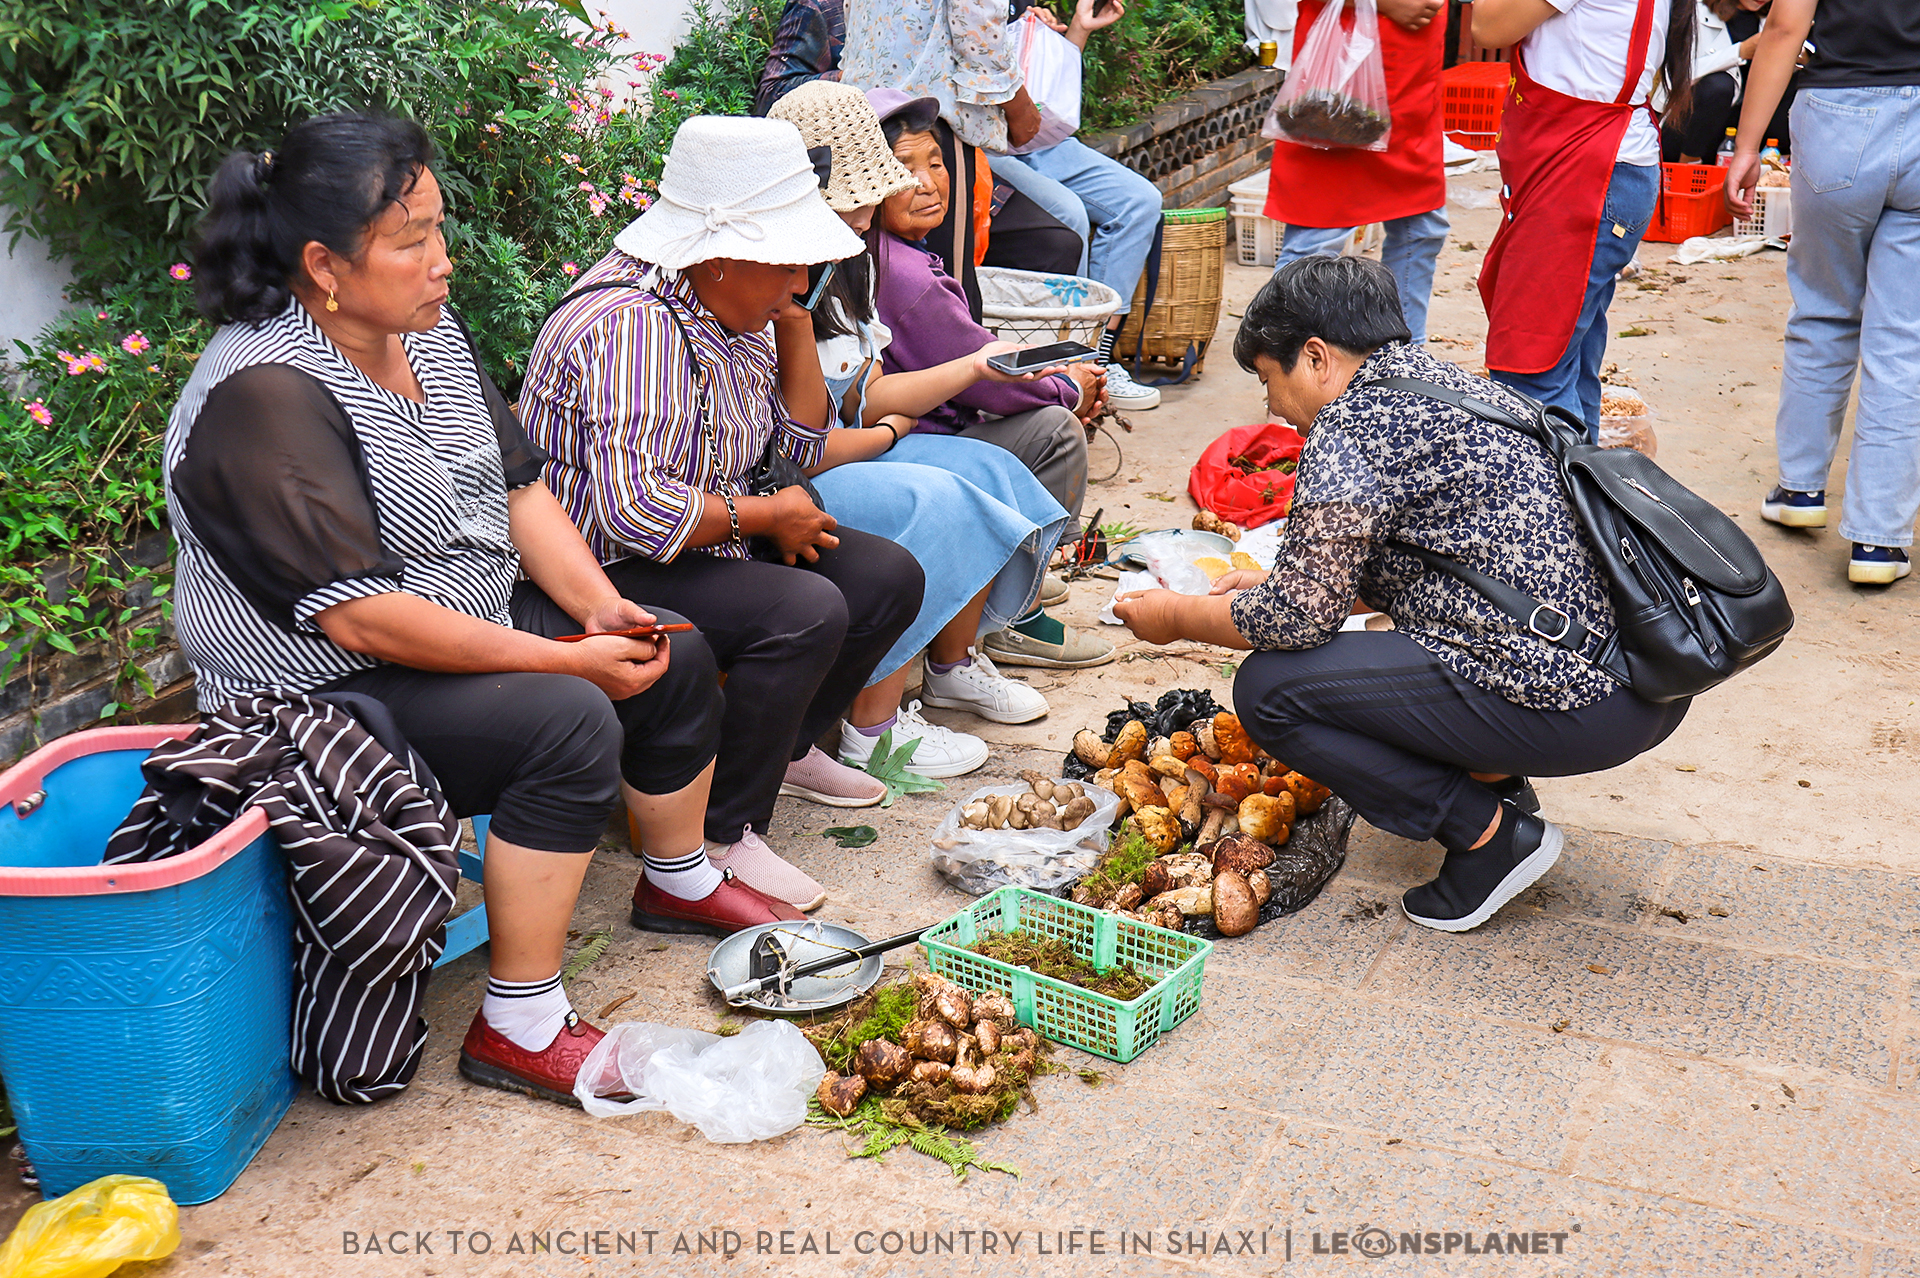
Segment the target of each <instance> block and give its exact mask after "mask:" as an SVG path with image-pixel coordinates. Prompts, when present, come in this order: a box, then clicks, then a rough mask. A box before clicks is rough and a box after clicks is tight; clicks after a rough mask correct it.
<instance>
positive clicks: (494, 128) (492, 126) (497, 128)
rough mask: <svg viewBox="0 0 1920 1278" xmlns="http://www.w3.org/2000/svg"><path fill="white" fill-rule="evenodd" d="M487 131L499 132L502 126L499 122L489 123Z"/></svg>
mask: <svg viewBox="0 0 1920 1278" xmlns="http://www.w3.org/2000/svg"><path fill="white" fill-rule="evenodd" d="M487 132H489V133H498V132H500V126H499V125H497V124H489V125H488V126H487Z"/></svg>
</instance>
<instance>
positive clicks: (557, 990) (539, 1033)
mask: <svg viewBox="0 0 1920 1278" xmlns="http://www.w3.org/2000/svg"><path fill="white" fill-rule="evenodd" d="M572 1010H573V1002H572V1000H570V999H568V998H567V991H566V989H565V987H563V986H562V985H561V984H560V973H558V972H555V973H554V974H553V975H552V976H549V977H548V978H547V979H546V980H544V981H502V980H499V979H497V978H493V977H489V978H488V980H487V997H486V1001H484V1002H483V1003H481V1004H480V1015H481V1016H483V1017H485V1018H486V1021H487V1024H489V1025H491V1026H493V1029H494V1032H495V1033H496V1034H499V1035H500V1036H501V1037H502V1038H504V1039H506V1040H507V1041H508V1042H509V1043H512V1044H513V1045H514V1046H515V1047H518V1048H520V1049H522V1050H523V1051H528V1052H544V1051H546V1050H547V1048H548V1047H550V1046H552V1044H553V1040H554V1039H555V1038H557V1037H558V1036H559V1034H560V1029H561V1027H562V1026H563V1025H565V1024H566V1023H567V1013H568V1012H571V1011H572Z"/></svg>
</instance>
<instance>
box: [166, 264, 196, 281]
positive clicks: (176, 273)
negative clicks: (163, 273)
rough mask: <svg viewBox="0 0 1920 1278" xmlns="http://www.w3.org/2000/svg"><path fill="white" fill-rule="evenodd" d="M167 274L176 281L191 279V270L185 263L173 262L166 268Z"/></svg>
mask: <svg viewBox="0 0 1920 1278" xmlns="http://www.w3.org/2000/svg"><path fill="white" fill-rule="evenodd" d="M167 274H169V275H171V276H173V278H175V279H176V280H190V279H192V278H193V268H192V267H191V266H188V265H187V264H186V263H185V262H175V263H174V264H173V265H172V266H169V267H168V268H167Z"/></svg>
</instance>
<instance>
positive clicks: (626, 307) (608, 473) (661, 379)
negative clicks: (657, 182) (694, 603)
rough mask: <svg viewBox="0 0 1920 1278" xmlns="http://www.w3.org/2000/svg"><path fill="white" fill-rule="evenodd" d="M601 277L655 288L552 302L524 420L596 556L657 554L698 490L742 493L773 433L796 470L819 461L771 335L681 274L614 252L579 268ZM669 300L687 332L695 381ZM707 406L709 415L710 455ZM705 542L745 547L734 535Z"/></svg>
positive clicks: (683, 527)
mask: <svg viewBox="0 0 1920 1278" xmlns="http://www.w3.org/2000/svg"><path fill="white" fill-rule="evenodd" d="M602 280H635V281H638V282H641V283H643V284H647V285H650V286H651V292H645V291H642V290H640V289H634V288H610V289H602V290H600V291H598V292H594V293H589V294H588V295H586V296H585V297H583V298H580V299H579V300H578V301H573V302H569V303H568V304H567V305H566V306H564V307H562V308H561V309H560V310H559V311H558V312H556V313H555V314H554V316H553V317H552V318H551V319H549V320H548V321H547V322H546V324H545V325H543V326H542V327H541V329H540V336H539V338H538V339H536V340H535V342H534V344H533V354H532V356H531V357H529V359H528V361H527V380H526V385H525V386H524V387H523V388H522V390H521V392H520V420H521V422H522V424H524V425H525V427H526V430H527V434H528V436H529V437H530V438H532V439H533V440H534V442H536V443H537V444H539V445H540V447H542V448H544V449H545V450H546V451H547V453H548V454H549V455H550V456H551V458H552V460H550V461H549V462H548V463H547V470H546V480H547V486H548V487H549V488H551V489H552V490H553V493H554V496H556V497H558V498H559V499H560V504H561V505H563V506H565V507H566V508H567V513H568V514H570V515H572V516H573V522H574V523H576V524H578V525H579V527H580V531H581V533H582V534H583V535H585V537H586V539H587V544H588V545H589V546H591V547H592V548H593V552H594V554H596V555H598V556H599V557H600V561H601V562H602V563H612V562H613V561H614V560H616V559H624V558H626V557H627V556H629V555H636V554H638V555H645V556H646V557H647V558H649V559H655V560H659V561H660V562H662V563H665V562H667V561H669V560H671V559H673V558H674V556H676V555H678V554H679V553H680V551H681V550H682V549H683V548H685V546H686V544H687V538H688V537H690V536H692V535H693V530H694V529H695V528H696V527H697V526H698V525H699V523H700V516H701V513H702V510H703V507H704V503H703V502H702V501H701V500H700V496H701V494H703V493H720V492H723V491H724V492H729V493H732V494H733V495H734V496H736V497H738V496H740V495H741V494H743V493H744V492H745V491H746V484H745V477H746V474H747V472H748V471H750V470H752V469H753V466H754V464H755V463H756V462H758V461H759V460H760V457H761V454H762V453H764V452H765V451H766V447H767V440H768V439H769V438H770V437H772V435H773V434H774V433H775V432H776V431H777V432H779V433H780V434H781V435H782V436H783V437H784V443H783V445H782V447H783V448H784V450H785V452H786V453H787V455H788V456H789V457H791V458H793V460H794V462H795V463H797V464H798V465H799V466H801V467H802V468H805V467H809V466H813V465H817V464H818V463H819V461H820V456H821V453H822V452H823V450H824V449H825V447H826V432H825V431H824V430H815V429H812V428H810V427H807V426H805V425H802V424H801V423H799V422H796V421H794V420H793V419H792V418H791V417H790V416H789V415H788V413H787V409H786V404H785V402H784V401H783V400H782V399H781V398H780V388H779V384H778V382H777V380H776V367H775V362H774V346H773V335H772V333H771V332H769V331H767V330H765V329H763V330H761V331H760V332H758V333H732V332H729V331H727V329H726V328H725V327H723V326H722V325H721V323H720V321H719V320H717V319H715V318H714V316H713V313H712V312H711V311H709V310H707V308H706V307H704V306H702V305H701V304H700V300H699V298H697V297H696V296H695V295H694V292H693V287H692V285H690V284H689V283H688V282H687V281H686V279H685V278H684V277H682V278H679V279H676V280H673V281H671V282H667V281H664V280H661V279H660V278H659V275H658V273H657V272H655V270H654V268H653V267H652V266H650V265H648V264H647V263H645V262H642V261H640V260H639V259H638V258H635V257H631V256H629V255H627V254H625V253H622V252H620V251H619V250H617V249H616V250H615V251H613V252H611V253H609V254H607V256H605V257H604V258H601V259H600V261H598V262H596V263H595V264H594V266H593V268H592V269H591V270H589V271H587V272H586V274H584V275H582V276H581V277H580V283H581V284H591V283H596V282H599V281H602ZM669 306H671V307H672V308H673V309H674V310H675V311H676V312H677V313H678V315H679V317H680V320H681V323H682V324H683V325H684V326H685V329H686V332H687V335H688V336H689V337H691V338H692V339H693V355H694V358H695V360H697V361H698V362H699V366H700V376H699V379H698V383H697V384H696V381H695V378H694V375H693V371H692V369H690V368H689V367H688V363H687V345H686V342H685V341H683V340H682V338H681V336H680V328H679V327H678V326H676V325H675V324H674V322H673V317H672V316H670V315H669V314H667V311H666V308H667V307H669ZM702 413H710V414H712V420H713V438H714V440H715V442H717V444H718V445H719V457H718V458H717V459H715V458H713V457H712V456H711V455H710V453H711V450H710V449H709V447H708V443H707V432H706V428H705V427H704V426H703V424H702ZM700 549H702V550H704V551H706V552H707V553H709V554H714V555H723V556H725V557H727V558H730V559H745V558H747V557H748V556H747V548H746V545H745V544H744V543H742V542H738V541H731V542H723V543H721V544H720V545H717V546H703V547H700Z"/></svg>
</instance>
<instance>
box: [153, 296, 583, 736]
mask: <svg viewBox="0 0 1920 1278" xmlns="http://www.w3.org/2000/svg"><path fill="white" fill-rule="evenodd" d="M401 342H402V344H403V346H404V347H405V349H406V353H407V358H408V360H409V361H410V362H411V364H412V366H413V371H414V375H415V376H416V377H417V378H418V379H419V381H420V385H421V387H422V389H423V390H424V391H425V392H426V401H425V402H424V403H416V402H415V401H413V400H410V399H408V398H406V397H405V396H403V395H397V394H395V393H393V392H392V391H389V390H387V389H385V388H384V387H382V386H379V385H376V384H375V383H374V382H373V381H371V380H370V379H369V378H368V377H367V376H366V374H364V373H362V372H361V371H360V370H359V369H358V368H357V367H355V365H354V364H353V363H352V362H351V361H350V360H348V359H347V357H346V356H345V355H344V354H343V353H342V352H341V351H340V349H339V348H338V347H336V346H335V345H334V344H333V343H332V342H331V341H330V340H328V338H327V336H326V335H325V334H324V333H322V332H321V331H320V328H319V326H318V325H316V324H315V323H314V321H313V317H312V316H311V315H310V314H308V312H307V310H306V308H305V307H304V306H302V305H301V304H300V303H299V302H298V301H291V302H289V303H288V304H287V309H286V310H284V311H282V312H281V313H280V314H279V315H277V316H276V317H274V318H273V319H271V320H268V321H267V322H265V323H264V324H261V325H258V326H255V325H251V324H229V325H227V326H225V327H224V328H222V329H221V330H220V331H219V332H217V333H215V334H214V336H213V340H212V341H211V342H209V343H208V344H207V349H206V351H205V352H204V353H203V354H202V355H201V357H200V361H199V364H198V365H197V366H196V367H195V369H194V372H193V376H192V377H191V378H190V379H189V380H188V382H187V385H186V387H185V389H184V390H183V391H182V392H181V395H180V402H179V403H178V404H177V405H175V406H174V410H173V415H172V416H171V417H170V418H169V419H168V422H167V439H166V452H165V470H166V485H167V505H168V509H169V512H170V514H171V517H172V521H173V530H174V535H175V537H176V538H177V539H178V541H179V551H178V557H177V559H176V564H175V569H176V573H175V586H174V614H173V620H174V629H175V630H176V632H177V633H178V635H179V638H180V646H181V649H182V650H183V651H184V652H185V653H186V655H187V659H188V661H190V662H191V663H192V665H193V669H194V673H195V675H196V676H197V680H198V684H197V693H198V698H199V702H200V707H201V709H203V710H210V709H212V708H213V707H215V706H218V705H221V704H222V703H224V702H226V701H229V700H231V699H233V698H234V697H239V696H245V695H250V694H255V693H263V692H280V693H300V692H310V691H313V690H315V689H318V688H322V687H324V686H325V685H327V684H329V683H332V682H333V681H335V680H337V679H340V678H342V677H344V676H346V675H349V674H352V673H354V672H356V671H359V670H364V669H367V668H369V667H371V666H375V665H378V664H379V662H378V659H376V658H374V657H369V656H366V655H364V654H361V653H355V652H349V651H347V650H346V649H345V648H342V647H340V646H339V645H337V644H335V643H334V642H333V641H331V640H330V639H328V638H327V637H326V635H325V633H323V632H322V631H321V629H320V627H319V626H318V625H317V624H316V623H315V621H314V616H315V614H317V613H319V612H321V611H323V610H325V609H327V608H330V607H333V606H334V605H336V604H341V603H345V602H347V601H349V600H352V599H359V598H365V597H367V596H371V595H379V594H387V593H390V592H394V591H405V592H407V593H409V594H414V595H419V596H421V597H422V598H424V599H428V600H431V601H432V602H434V603H437V604H441V605H443V606H444V607H447V608H451V609H453V610H455V611H457V612H463V613H466V614H468V615H470V616H474V617H480V618H483V619H485V620H488V621H492V622H495V623H497V624H499V625H503V626H504V625H511V624H512V622H511V619H510V618H509V615H508V611H507V607H508V601H509V598H510V596H511V594H512V591H513V585H514V582H515V581H516V580H517V579H518V577H519V572H520V557H519V554H518V553H517V552H516V551H515V550H514V546H513V541H512V539H511V538H510V537H509V535H508V528H507V493H508V491H509V490H511V489H514V488H518V487H521V486H523V485H525V484H528V483H531V482H533V481H534V480H536V479H538V478H539V474H540V466H541V464H542V463H543V462H544V461H545V460H546V457H545V454H544V453H542V452H541V451H540V450H539V449H537V448H535V447H534V446H533V444H532V443H531V442H529V441H528V439H527V436H526V433H525V432H524V431H522V430H521V429H520V425H519V423H518V422H517V421H516V420H515V419H514V416H513V414H512V412H511V411H510V410H509V409H508V408H507V406H506V403H505V401H504V400H503V399H502V398H501V396H500V392H499V391H498V390H496V389H495V388H494V386H493V384H492V382H490V381H488V380H487V378H486V375H485V373H484V372H482V371H481V370H480V368H479V366H478V364H477V362H476V360H475V358H474V353H473V346H472V343H471V341H470V340H469V339H468V337H467V335H466V333H465V330H464V329H463V328H462V326H461V324H460V321H459V320H458V319H457V318H456V317H455V316H454V315H453V313H452V312H451V311H450V310H449V311H446V312H444V313H443V314H442V316H441V320H440V323H439V325H438V326H436V327H435V328H433V329H431V330H429V331H427V332H424V333H406V334H403V335H402V337H401Z"/></svg>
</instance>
